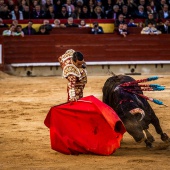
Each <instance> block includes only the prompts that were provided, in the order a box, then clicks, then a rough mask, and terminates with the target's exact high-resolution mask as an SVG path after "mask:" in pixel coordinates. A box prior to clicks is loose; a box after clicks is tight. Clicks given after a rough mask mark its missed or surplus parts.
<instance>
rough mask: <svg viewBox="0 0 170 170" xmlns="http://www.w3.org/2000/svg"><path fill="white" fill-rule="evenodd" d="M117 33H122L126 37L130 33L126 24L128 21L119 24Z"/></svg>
mask: <svg viewBox="0 0 170 170" xmlns="http://www.w3.org/2000/svg"><path fill="white" fill-rule="evenodd" d="M117 33H118V34H119V35H122V36H123V37H126V36H127V35H128V34H129V31H128V27H127V24H126V23H124V24H119V27H118V30H117Z"/></svg>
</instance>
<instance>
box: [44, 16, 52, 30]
mask: <svg viewBox="0 0 170 170" xmlns="http://www.w3.org/2000/svg"><path fill="white" fill-rule="evenodd" d="M43 25H44V26H45V29H46V30H47V31H48V32H50V31H51V30H52V28H53V27H52V25H51V24H50V21H49V20H48V19H44V20H43Z"/></svg>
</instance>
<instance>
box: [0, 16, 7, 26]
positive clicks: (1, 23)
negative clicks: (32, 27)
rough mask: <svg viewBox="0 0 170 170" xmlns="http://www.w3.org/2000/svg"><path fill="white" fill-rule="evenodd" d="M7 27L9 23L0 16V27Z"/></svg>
mask: <svg viewBox="0 0 170 170" xmlns="http://www.w3.org/2000/svg"><path fill="white" fill-rule="evenodd" d="M5 27H8V25H7V24H5V23H4V22H3V19H2V18H0V28H5Z"/></svg>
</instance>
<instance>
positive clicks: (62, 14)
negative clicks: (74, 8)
mask: <svg viewBox="0 0 170 170" xmlns="http://www.w3.org/2000/svg"><path fill="white" fill-rule="evenodd" d="M68 17H69V15H68V12H67V8H66V6H65V5H63V6H62V8H61V11H60V12H59V13H58V17H57V18H60V19H67V18H68Z"/></svg>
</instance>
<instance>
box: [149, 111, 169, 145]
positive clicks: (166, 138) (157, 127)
mask: <svg viewBox="0 0 170 170" xmlns="http://www.w3.org/2000/svg"><path fill="white" fill-rule="evenodd" d="M151 123H152V125H153V126H154V127H155V130H156V132H157V133H158V134H160V136H161V140H162V141H164V142H170V138H169V136H168V135H167V134H166V133H164V132H163V131H162V128H161V126H160V122H159V119H158V118H157V116H156V115H155V114H154V116H153V118H152V121H151Z"/></svg>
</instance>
